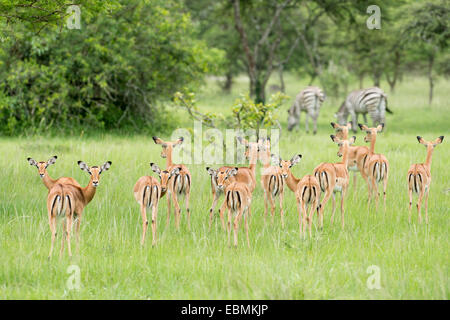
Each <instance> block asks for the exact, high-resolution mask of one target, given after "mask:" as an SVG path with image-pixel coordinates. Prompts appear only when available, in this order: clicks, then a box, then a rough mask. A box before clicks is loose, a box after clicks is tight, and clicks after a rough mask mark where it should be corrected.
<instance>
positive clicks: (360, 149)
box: [331, 122, 369, 196]
mask: <svg viewBox="0 0 450 320" xmlns="http://www.w3.org/2000/svg"><path fill="white" fill-rule="evenodd" d="M331 126H332V127H333V128H334V129H335V131H336V137H338V138H339V139H341V140H348V130H350V129H351V128H352V123H351V122H349V123H348V124H347V125H343V126H341V125H338V124H336V123H334V122H331ZM368 154H369V148H368V147H366V146H349V147H348V167H347V169H348V171H353V196H355V195H356V192H357V190H356V181H357V179H356V175H357V172H358V171H359V172H360V173H361V176H362V177H363V179H364V180H365V181H366V183H368V181H367V176H366V175H365V174H364V164H365V162H366V160H367V156H368Z"/></svg>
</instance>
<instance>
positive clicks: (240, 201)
mask: <svg viewBox="0 0 450 320" xmlns="http://www.w3.org/2000/svg"><path fill="white" fill-rule="evenodd" d="M238 169H239V168H237V167H235V168H233V169H231V170H229V171H228V173H227V179H228V178H229V177H232V176H236V174H237V173H238ZM251 202H252V192H251V191H250V188H249V187H248V184H246V183H243V182H238V181H234V182H231V183H230V184H229V185H228V186H227V187H226V189H225V205H226V209H227V211H228V223H227V233H228V245H230V234H231V220H232V216H234V221H233V238H234V246H235V247H237V242H238V228H239V222H240V220H241V219H242V216H243V217H244V223H245V235H246V237H247V246H248V247H250V240H249V237H248V219H249V213H250V204H251Z"/></svg>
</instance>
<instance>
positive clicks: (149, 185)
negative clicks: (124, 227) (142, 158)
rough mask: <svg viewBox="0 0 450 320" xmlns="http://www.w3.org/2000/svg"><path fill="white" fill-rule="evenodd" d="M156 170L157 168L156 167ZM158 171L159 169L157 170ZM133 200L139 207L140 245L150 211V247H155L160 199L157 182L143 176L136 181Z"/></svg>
mask: <svg viewBox="0 0 450 320" xmlns="http://www.w3.org/2000/svg"><path fill="white" fill-rule="evenodd" d="M154 166H156V165H154V164H153V163H151V164H150V167H151V168H152V170H154ZM156 168H157V166H156ZM158 170H159V168H158ZM133 192H134V198H135V199H136V201H137V202H138V203H139V205H140V207H141V215H142V240H141V245H144V242H145V233H146V232H147V227H148V220H147V211H148V210H150V208H151V210H152V246H154V245H156V228H157V217H158V203H159V198H160V197H161V185H160V183H159V182H158V180H157V179H156V178H154V177H151V176H143V177H140V178H139V179H138V181H137V182H136V184H135V185H134V189H133Z"/></svg>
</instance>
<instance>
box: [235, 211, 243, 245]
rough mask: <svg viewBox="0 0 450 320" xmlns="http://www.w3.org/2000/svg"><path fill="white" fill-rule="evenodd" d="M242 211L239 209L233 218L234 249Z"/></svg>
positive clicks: (236, 243)
mask: <svg viewBox="0 0 450 320" xmlns="http://www.w3.org/2000/svg"><path fill="white" fill-rule="evenodd" d="M242 211H244V209H243V208H242V207H241V208H239V211H238V212H237V215H236V216H235V217H234V221H233V238H234V247H235V248H237V245H238V231H239V230H238V228H239V220H241V217H242Z"/></svg>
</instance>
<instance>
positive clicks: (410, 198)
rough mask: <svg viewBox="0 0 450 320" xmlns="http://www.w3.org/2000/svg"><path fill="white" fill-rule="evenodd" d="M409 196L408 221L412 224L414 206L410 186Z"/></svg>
mask: <svg viewBox="0 0 450 320" xmlns="http://www.w3.org/2000/svg"><path fill="white" fill-rule="evenodd" d="M408 195H409V206H408V221H409V223H411V206H412V200H413V197H412V188H410V187H409V186H408Z"/></svg>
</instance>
